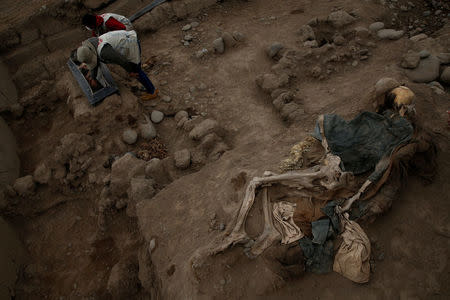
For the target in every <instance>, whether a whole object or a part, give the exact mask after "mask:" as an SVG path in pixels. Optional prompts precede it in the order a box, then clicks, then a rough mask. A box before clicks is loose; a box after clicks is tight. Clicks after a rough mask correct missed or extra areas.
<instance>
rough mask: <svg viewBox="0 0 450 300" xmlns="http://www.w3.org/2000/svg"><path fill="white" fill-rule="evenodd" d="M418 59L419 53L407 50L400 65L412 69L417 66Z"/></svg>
mask: <svg viewBox="0 0 450 300" xmlns="http://www.w3.org/2000/svg"><path fill="white" fill-rule="evenodd" d="M419 61H420V55H419V53H417V52H415V51H412V50H409V51H408V52H407V53H406V54H405V56H404V57H403V60H402V63H401V66H402V68H405V69H414V68H416V67H417V65H418V64H419Z"/></svg>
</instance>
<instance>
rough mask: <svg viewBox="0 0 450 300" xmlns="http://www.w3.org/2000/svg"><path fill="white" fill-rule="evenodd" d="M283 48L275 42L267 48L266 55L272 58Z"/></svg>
mask: <svg viewBox="0 0 450 300" xmlns="http://www.w3.org/2000/svg"><path fill="white" fill-rule="evenodd" d="M283 48H284V46H283V45H282V44H281V43H278V42H275V43H273V44H272V45H270V46H269V47H268V48H267V55H269V57H270V58H273V57H275V56H276V55H277V54H278V52H280V50H281V49H283Z"/></svg>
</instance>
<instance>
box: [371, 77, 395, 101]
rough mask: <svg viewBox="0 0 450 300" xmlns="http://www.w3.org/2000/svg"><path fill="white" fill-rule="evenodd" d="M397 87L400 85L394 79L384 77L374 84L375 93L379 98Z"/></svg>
mask: <svg viewBox="0 0 450 300" xmlns="http://www.w3.org/2000/svg"><path fill="white" fill-rule="evenodd" d="M399 85H400V83H399V82H398V81H397V80H395V79H394V78H390V77H384V78H381V79H380V80H378V81H377V83H376V84H375V93H376V95H377V96H379V95H382V94H384V93H386V92H388V91H390V90H392V89H394V88H396V87H398V86H399Z"/></svg>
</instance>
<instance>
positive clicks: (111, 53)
mask: <svg viewBox="0 0 450 300" xmlns="http://www.w3.org/2000/svg"><path fill="white" fill-rule="evenodd" d="M100 58H101V60H102V61H104V62H105V63H107V64H116V65H119V66H121V67H122V68H124V69H125V70H126V71H127V72H128V73H137V72H138V71H139V65H137V64H135V63H132V62H130V61H128V59H127V58H126V57H125V56H123V55H122V54H120V53H119V52H117V51H115V50H114V49H113V47H112V46H111V45H109V44H106V45H105V46H103V48H102V51H101V53H100Z"/></svg>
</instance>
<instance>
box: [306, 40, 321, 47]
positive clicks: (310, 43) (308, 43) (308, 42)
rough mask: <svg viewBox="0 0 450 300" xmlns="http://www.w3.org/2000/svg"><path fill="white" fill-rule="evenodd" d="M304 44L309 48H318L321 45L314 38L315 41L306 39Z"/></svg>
mask: <svg viewBox="0 0 450 300" xmlns="http://www.w3.org/2000/svg"><path fill="white" fill-rule="evenodd" d="M303 46H305V47H309V48H317V47H318V46H319V44H318V43H317V41H316V40H314V41H306V42H304V43H303Z"/></svg>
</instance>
